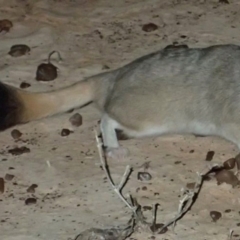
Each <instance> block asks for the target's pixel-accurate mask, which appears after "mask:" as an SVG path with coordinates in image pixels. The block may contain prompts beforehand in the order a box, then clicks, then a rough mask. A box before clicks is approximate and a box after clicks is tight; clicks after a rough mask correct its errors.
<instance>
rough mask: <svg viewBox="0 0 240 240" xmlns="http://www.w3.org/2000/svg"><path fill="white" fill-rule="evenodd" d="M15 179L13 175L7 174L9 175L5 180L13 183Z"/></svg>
mask: <svg viewBox="0 0 240 240" xmlns="http://www.w3.org/2000/svg"><path fill="white" fill-rule="evenodd" d="M13 178H14V175H13V174H9V173H7V174H6V175H5V180H6V181H12V180H13Z"/></svg>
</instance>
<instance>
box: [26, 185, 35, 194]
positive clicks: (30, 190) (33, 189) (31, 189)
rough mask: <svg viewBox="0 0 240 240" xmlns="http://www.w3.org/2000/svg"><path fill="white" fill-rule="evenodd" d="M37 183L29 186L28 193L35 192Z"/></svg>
mask: <svg viewBox="0 0 240 240" xmlns="http://www.w3.org/2000/svg"><path fill="white" fill-rule="evenodd" d="M37 187H38V185H37V184H32V185H31V186H30V187H28V189H27V192H28V193H35V188H37Z"/></svg>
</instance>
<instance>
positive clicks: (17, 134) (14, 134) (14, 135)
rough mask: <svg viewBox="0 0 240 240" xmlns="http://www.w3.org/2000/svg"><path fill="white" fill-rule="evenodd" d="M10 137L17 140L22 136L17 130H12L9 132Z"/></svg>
mask: <svg viewBox="0 0 240 240" xmlns="http://www.w3.org/2000/svg"><path fill="white" fill-rule="evenodd" d="M11 136H12V138H13V139H19V138H20V137H21V136H22V133H21V132H20V131H19V130H18V129H13V130H12V131H11Z"/></svg>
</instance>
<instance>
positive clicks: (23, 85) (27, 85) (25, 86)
mask: <svg viewBox="0 0 240 240" xmlns="http://www.w3.org/2000/svg"><path fill="white" fill-rule="evenodd" d="M30 86H31V84H30V83H27V82H22V83H21V84H20V88H22V89H24V88H29V87H30Z"/></svg>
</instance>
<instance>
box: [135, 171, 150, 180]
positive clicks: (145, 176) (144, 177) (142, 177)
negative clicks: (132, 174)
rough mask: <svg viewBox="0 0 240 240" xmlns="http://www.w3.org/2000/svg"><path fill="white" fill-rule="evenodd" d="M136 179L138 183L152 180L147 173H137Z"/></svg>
mask: <svg viewBox="0 0 240 240" xmlns="http://www.w3.org/2000/svg"><path fill="white" fill-rule="evenodd" d="M137 178H138V180H140V181H150V180H151V179H152V176H151V174H150V173H148V172H138V175H137Z"/></svg>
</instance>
